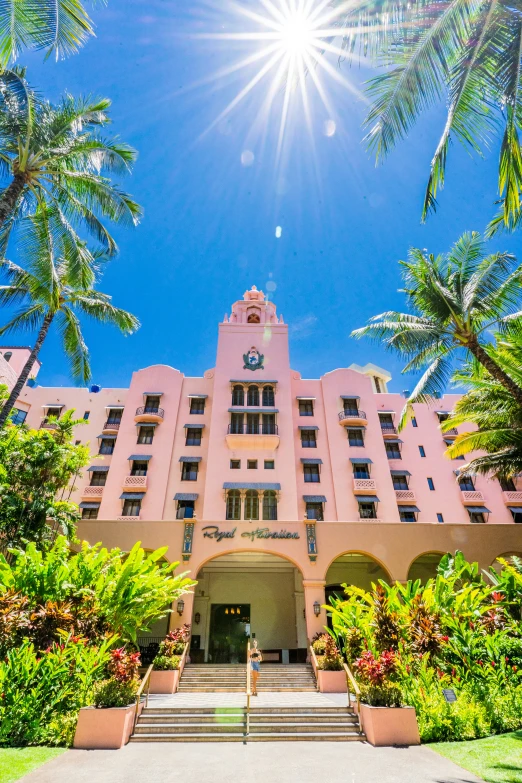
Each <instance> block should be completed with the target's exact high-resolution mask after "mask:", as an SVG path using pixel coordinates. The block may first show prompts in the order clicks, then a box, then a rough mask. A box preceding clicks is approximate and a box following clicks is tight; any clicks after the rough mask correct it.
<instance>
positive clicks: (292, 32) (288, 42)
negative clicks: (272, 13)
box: [281, 11, 314, 57]
mask: <svg viewBox="0 0 522 783" xmlns="http://www.w3.org/2000/svg"><path fill="white" fill-rule="evenodd" d="M313 31H314V26H313V23H312V21H311V20H310V17H309V16H307V15H306V13H305V12H304V11H294V12H292V13H291V15H290V17H289V18H288V20H287V21H286V22H285V24H284V25H282V27H281V45H282V47H283V48H284V49H286V51H287V52H288V53H289V54H290V55H292V56H294V57H302V56H303V55H304V53H305V52H306V51H307V50H308V47H309V46H310V44H311V43H312V39H313Z"/></svg>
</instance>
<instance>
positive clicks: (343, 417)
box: [338, 410, 368, 427]
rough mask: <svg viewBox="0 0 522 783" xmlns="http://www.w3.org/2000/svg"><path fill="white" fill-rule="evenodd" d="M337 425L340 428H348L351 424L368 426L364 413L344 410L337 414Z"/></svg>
mask: <svg viewBox="0 0 522 783" xmlns="http://www.w3.org/2000/svg"><path fill="white" fill-rule="evenodd" d="M338 418H339V424H340V425H341V426H342V427H349V426H350V425H351V424H353V425H355V424H362V425H366V424H368V419H367V418H366V413H365V412H364V411H356V410H346V411H340V412H339V413H338Z"/></svg>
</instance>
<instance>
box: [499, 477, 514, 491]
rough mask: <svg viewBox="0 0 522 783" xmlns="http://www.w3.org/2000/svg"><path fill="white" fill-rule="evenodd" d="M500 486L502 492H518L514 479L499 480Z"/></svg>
mask: <svg viewBox="0 0 522 783" xmlns="http://www.w3.org/2000/svg"><path fill="white" fill-rule="evenodd" d="M499 482H500V486H501V488H502V492H516V491H517V488H516V487H515V482H514V481H513V479H510V478H508V479H499Z"/></svg>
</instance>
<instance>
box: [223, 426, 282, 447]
mask: <svg viewBox="0 0 522 783" xmlns="http://www.w3.org/2000/svg"><path fill="white" fill-rule="evenodd" d="M226 440H227V446H228V448H229V449H232V450H234V451H235V450H236V449H249V450H254V449H261V450H266V451H275V449H277V447H278V446H279V429H278V427H277V425H276V424H271V425H270V426H263V425H262V424H260V425H259V427H251V426H249V425H248V424H243V425H237V426H236V425H232V424H229V425H228V431H227V435H226Z"/></svg>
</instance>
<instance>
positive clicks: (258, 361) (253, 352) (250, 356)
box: [243, 345, 265, 370]
mask: <svg viewBox="0 0 522 783" xmlns="http://www.w3.org/2000/svg"><path fill="white" fill-rule="evenodd" d="M264 358H265V357H264V354H262V353H259V351H258V350H257V348H256V347H255V345H253V346H252V348H251V349H250V350H249V352H248V353H244V354H243V361H244V363H245V364H244V367H243V369H244V370H264V369H265V368H264V367H263V360H264Z"/></svg>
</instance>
